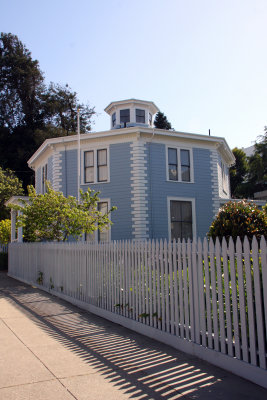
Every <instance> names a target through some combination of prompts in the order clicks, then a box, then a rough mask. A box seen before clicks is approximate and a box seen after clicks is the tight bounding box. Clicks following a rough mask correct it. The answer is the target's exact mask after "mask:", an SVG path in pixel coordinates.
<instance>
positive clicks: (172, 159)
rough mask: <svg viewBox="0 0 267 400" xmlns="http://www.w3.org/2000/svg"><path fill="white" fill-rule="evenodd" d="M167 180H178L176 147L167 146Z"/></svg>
mask: <svg viewBox="0 0 267 400" xmlns="http://www.w3.org/2000/svg"><path fill="white" fill-rule="evenodd" d="M168 164H169V180H170V181H178V163H177V149H171V148H168Z"/></svg>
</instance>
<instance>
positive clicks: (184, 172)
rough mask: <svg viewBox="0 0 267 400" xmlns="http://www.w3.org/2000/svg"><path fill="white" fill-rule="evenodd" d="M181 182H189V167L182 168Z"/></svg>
mask: <svg viewBox="0 0 267 400" xmlns="http://www.w3.org/2000/svg"><path fill="white" fill-rule="evenodd" d="M181 172H182V181H183V182H190V167H186V166H182V167H181Z"/></svg>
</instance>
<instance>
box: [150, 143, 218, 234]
mask: <svg viewBox="0 0 267 400" xmlns="http://www.w3.org/2000/svg"><path fill="white" fill-rule="evenodd" d="M147 148H148V152H149V158H150V165H149V171H148V175H149V188H150V190H149V205H150V206H149V218H150V237H152V238H168V207H167V197H168V196H173V197H190V198H195V202H196V228H197V236H198V237H204V236H205V235H206V233H207V231H208V228H209V226H210V223H211V221H212V188H211V169H210V151H209V150H206V149H198V148H195V149H193V159H194V182H195V183H182V182H168V181H167V179H166V152H165V145H163V144H155V143H152V144H147Z"/></svg>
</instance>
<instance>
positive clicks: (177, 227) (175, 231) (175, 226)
mask: <svg viewBox="0 0 267 400" xmlns="http://www.w3.org/2000/svg"><path fill="white" fill-rule="evenodd" d="M181 226H182V224H181V222H172V223H171V239H172V240H173V239H176V240H177V239H179V238H180V239H181V237H182V234H181Z"/></svg>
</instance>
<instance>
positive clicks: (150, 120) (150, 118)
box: [148, 113, 152, 126]
mask: <svg viewBox="0 0 267 400" xmlns="http://www.w3.org/2000/svg"><path fill="white" fill-rule="evenodd" d="M148 117H149V125H150V126H152V114H151V113H149V114H148Z"/></svg>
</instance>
